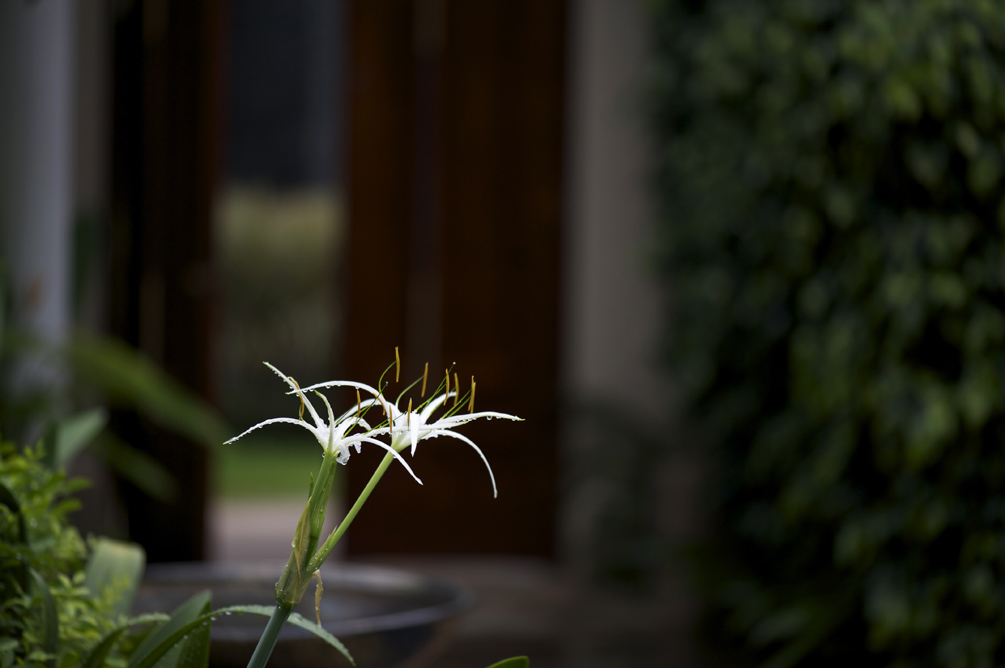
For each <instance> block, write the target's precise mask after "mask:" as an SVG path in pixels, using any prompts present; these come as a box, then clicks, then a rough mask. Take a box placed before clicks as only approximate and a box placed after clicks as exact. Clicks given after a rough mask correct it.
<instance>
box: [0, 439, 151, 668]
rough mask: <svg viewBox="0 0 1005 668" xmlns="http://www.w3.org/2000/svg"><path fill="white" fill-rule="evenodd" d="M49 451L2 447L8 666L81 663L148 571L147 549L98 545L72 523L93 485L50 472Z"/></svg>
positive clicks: (0, 601)
mask: <svg viewBox="0 0 1005 668" xmlns="http://www.w3.org/2000/svg"><path fill="white" fill-rule="evenodd" d="M45 461H46V457H45V455H44V450H43V449H42V448H41V447H36V448H26V449H24V451H23V452H19V451H18V450H17V449H16V448H15V447H14V446H13V445H12V444H10V443H0V666H3V667H4V668H6V667H7V666H11V665H14V663H15V662H20V663H23V664H25V665H38V666H42V665H50V664H52V663H53V662H55V664H56V665H60V666H64V665H75V664H76V662H77V661H79V660H80V658H81V657H82V656H84V655H85V654H86V653H87V652H88V651H89V650H90V649H91V648H92V647H93V646H94V645H96V644H97V643H98V642H99V641H100V639H101V637H102V636H103V635H104V634H105V633H107V632H108V631H110V630H111V629H112V628H114V627H115V625H116V624H117V623H119V621H120V620H121V619H123V618H124V614H125V612H126V610H127V609H128V606H129V601H130V600H131V598H132V592H133V591H134V589H135V587H136V584H137V583H138V581H139V577H140V573H141V572H142V568H143V566H142V562H143V555H142V551H141V550H139V548H137V547H135V546H129V545H125V544H122V543H117V542H115V541H107V540H101V539H95V540H91V541H90V545H89V546H88V544H87V543H85V541H84V540H83V539H82V538H81V537H80V534H79V533H78V532H77V531H76V529H74V528H73V527H72V526H70V525H69V523H68V521H67V514H68V513H70V512H72V511H73V510H75V509H76V508H77V506H78V503H77V502H76V500H75V499H73V498H72V497H71V496H70V495H71V494H72V493H73V492H74V491H76V490H79V489H81V488H82V487H84V486H86V484H85V483H83V482H82V481H80V480H68V479H67V478H66V475H65V473H63V472H62V471H57V470H53V469H50V468H49V467H48V466H47V465H46V463H45Z"/></svg>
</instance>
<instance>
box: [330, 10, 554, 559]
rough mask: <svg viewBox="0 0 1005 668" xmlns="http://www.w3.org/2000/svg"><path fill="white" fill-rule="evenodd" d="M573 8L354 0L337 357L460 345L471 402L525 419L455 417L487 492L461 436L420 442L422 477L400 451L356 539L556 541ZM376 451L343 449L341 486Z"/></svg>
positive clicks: (453, 355) (375, 366)
mask: <svg viewBox="0 0 1005 668" xmlns="http://www.w3.org/2000/svg"><path fill="white" fill-rule="evenodd" d="M565 21H566V15H565V3H564V1H563V0H357V1H355V2H352V3H351V19H350V25H351V31H350V32H351V58H350V77H349V80H350V96H349V97H350V111H349V169H348V178H349V193H348V195H349V230H350V231H349V244H348V261H347V265H346V266H347V270H346V275H345V280H346V283H347V285H348V292H349V294H348V300H347V302H348V307H347V313H346V320H345V329H346V351H345V353H346V358H345V363H344V365H343V368H345V370H346V372H347V374H348V376H349V377H350V378H353V379H358V380H364V381H369V382H375V381H376V379H377V376H378V375H379V374H380V372H381V370H382V369H384V367H385V366H386V365H387V364H388V363H389V361H392V360H393V359H394V347H395V346H400V347H401V352H402V357H403V363H404V368H403V378H402V380H403V381H404V380H405V378H408V379H411V378H414V377H416V376H417V375H421V373H422V369H423V364H424V363H425V362H427V361H428V362H429V363H430V368H431V369H435V370H437V371H438V372H439V373H440V374H442V371H443V369H444V368H445V367H447V366H448V365H449V364H450V363H452V362H457V365H458V366H457V371H458V374H459V376H460V377H461V378H462V379H464V380H463V381H462V382H463V383H465V384H466V383H468V382H469V380H470V377H471V376H472V375H474V376H475V378H476V380H477V384H478V389H477V398H476V410H477V409H483V410H490V409H491V410H498V411H503V412H507V413H514V414H517V415H520V416H521V417H523V418H525V419H526V421H525V422H522V423H509V422H501V421H492V422H484V421H483V422H481V423H473V424H470V425H468V426H466V427H464V428H463V431H464V433H465V434H466V435H468V436H469V437H470V438H472V439H473V440H474V441H475V442H476V443H478V444H479V445H480V446H481V447H482V449H483V450H484V451H485V454H486V456H487V457H488V459H489V461H490V462H491V464H492V467H493V470H494V471H495V474H496V479H497V482H498V485H499V498H498V499H493V498H492V490H491V485H490V482H489V478H488V474H487V472H486V471H485V470H484V468H483V467H482V464H481V463H480V461H479V459H478V457H477V455H476V454H475V453H474V452H473V451H471V450H470V449H469V448H468V447H467V446H466V445H464V444H463V443H461V442H459V441H454V440H452V439H446V438H440V439H435V440H431V441H426V442H423V443H422V444H420V446H419V449H418V452H417V454H416V457H415V459H414V460H412V461H413V468H414V470H415V471H416V473H417V474H418V475H419V477H420V478H422V480H423V482H424V485H423V486H419V485H417V484H416V483H415V482H414V481H412V480H411V479H410V478H409V476H408V475H407V474H406V473H405V472H404V471H402V470H398V467H393V468H392V469H391V470H390V471H389V472H388V474H387V475H386V476H385V477H384V479H383V480H382V482H381V484H380V486H379V487H378V488H377V491H376V492H375V493H374V494H373V496H371V497H370V500H369V501H368V503H367V506H366V507H365V509H364V510H363V512H362V513H361V515H360V517H359V519H358V520H357V521H356V523H355V524H354V526H353V529H352V531H350V532H349V534H348V538H347V541H348V546H347V547H348V551H349V553H350V555H359V554H364V553H378V552H382V553H390V552H413V553H414V552H422V553H445V552H447V553H450V552H453V553H457V552H465V553H489V552H491V553H509V554H527V555H552V554H553V553H554V543H555V513H556V496H557V483H558V469H557V443H556V441H557V439H556V428H557V423H556V420H557V371H558V335H559V327H558V321H559V300H558V293H559V275H560V249H559V227H560V225H559V223H560V214H561V211H560V208H561V207H560V202H561V185H562V160H561V158H562V117H563V100H564V87H565V84H564V74H565ZM402 385H404V383H402ZM375 450H376V449H375ZM379 457H380V455H379V453H378V452H373V453H371V454H369V455H367V454H366V453H364V455H360V456H356V455H354V457H353V459H352V461H351V463H350V466H349V467H348V498H349V499H354V498H355V496H356V494H358V492H359V490H360V489H362V487H363V486H364V485H365V484H366V481H367V480H368V479H369V476H370V473H371V472H372V470H373V468H374V466H376V463H377V461H379Z"/></svg>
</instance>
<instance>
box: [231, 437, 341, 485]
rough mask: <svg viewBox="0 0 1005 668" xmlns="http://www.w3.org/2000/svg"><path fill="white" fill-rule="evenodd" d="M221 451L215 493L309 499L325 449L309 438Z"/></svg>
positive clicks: (252, 442)
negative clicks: (312, 474)
mask: <svg viewBox="0 0 1005 668" xmlns="http://www.w3.org/2000/svg"><path fill="white" fill-rule="evenodd" d="M218 452H219V454H218V455H217V458H216V465H215V467H214V471H213V491H214V493H215V494H216V496H218V497H220V498H224V499H249V498H254V497H259V498H261V497H280V496H284V497H298V496H302V497H303V498H304V499H305V500H306V499H307V488H308V486H309V484H310V476H311V473H316V472H317V469H318V468H319V467H320V466H321V448H320V446H318V444H317V443H316V442H315V441H314V440H313V439H310V438H309V437H308V438H307V439H290V440H283V439H267V438H259V439H251V438H248V439H242V440H240V441H238V442H237V443H231V444H230V445H225V446H223V447H221V448H220V449H219V451H218ZM336 485H338V480H337V479H336ZM333 491H334V490H333Z"/></svg>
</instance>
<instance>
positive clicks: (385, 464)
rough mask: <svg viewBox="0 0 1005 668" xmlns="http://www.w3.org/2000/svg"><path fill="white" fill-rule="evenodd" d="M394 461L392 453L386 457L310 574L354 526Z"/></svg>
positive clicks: (318, 554) (309, 568)
mask: <svg viewBox="0 0 1005 668" xmlns="http://www.w3.org/2000/svg"><path fill="white" fill-rule="evenodd" d="M393 461H394V455H392V454H391V453H390V452H388V453H387V454H386V455H384V459H383V460H382V461H381V462H380V465H379V466H378V467H377V470H376V471H374V472H373V475H372V476H370V482H368V483H366V487H364V488H363V491H362V492H360V494H359V498H357V499H356V503H354V504H353V505H352V508H350V509H349V512H348V513H346V514H345V517H344V518H343V519H342V522H341V523H340V524H339V525H338V526H337V527H335V530H334V531H332V532H331V535H330V536H328V538H327V540H325V542H324V543H323V544H322V545H321V547H320V548H319V549H318V551H317V552H315V553H314V556H313V557H312V558H311V560H310V563H309V564H308V565H307V572H308V573H313V572H314V571H316V570H317V569H319V568H321V564H323V563H324V561H325V559H327V558H328V555H329V554H331V551H332V549H334V547H335V544H336V543H338V542H339V539H340V538H342V534H344V533H345V532H346V529H348V528H349V525H350V524H352V521H353V519H355V517H356V514H357V513H358V512H359V509H360V508H362V507H363V504H364V503H366V500H367V498H368V497H369V496H370V492H372V491H373V488H374V487H376V486H377V483H378V482H379V481H380V479H381V477H382V476H383V475H384V472H385V471H387V468H388V467H389V466H390V465H391V462H393Z"/></svg>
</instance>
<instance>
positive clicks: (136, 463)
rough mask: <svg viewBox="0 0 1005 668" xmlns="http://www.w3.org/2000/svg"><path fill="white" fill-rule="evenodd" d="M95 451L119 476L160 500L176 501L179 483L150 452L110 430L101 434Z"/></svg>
mask: <svg viewBox="0 0 1005 668" xmlns="http://www.w3.org/2000/svg"><path fill="white" fill-rule="evenodd" d="M96 451H97V454H98V455H99V456H100V457H102V458H104V460H105V462H106V463H107V464H108V466H109V467H110V468H111V469H112V471H114V472H115V473H116V474H117V475H118V476H120V477H122V478H123V479H125V480H128V481H129V482H131V483H133V484H134V485H136V486H137V487H139V488H140V489H141V490H143V491H144V492H146V493H147V494H149V495H150V496H151V497H153V498H155V499H157V500H158V501H164V502H167V503H170V502H171V501H174V499H175V496H176V495H177V494H178V482H177V481H176V480H175V478H174V476H172V475H171V473H170V472H169V471H168V470H167V469H166V468H164V466H163V465H162V464H161V463H160V462H158V461H157V460H156V459H154V458H153V457H151V456H150V455H148V454H147V453H145V452H142V451H141V450H137V449H136V448H133V447H130V446H129V445H127V444H126V443H123V442H122V441H121V440H119V439H118V438H116V437H115V436H113V435H112V434H111V433H108V432H105V433H104V434H102V435H101V436H100V437H99V440H98V445H97V449H96Z"/></svg>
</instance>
